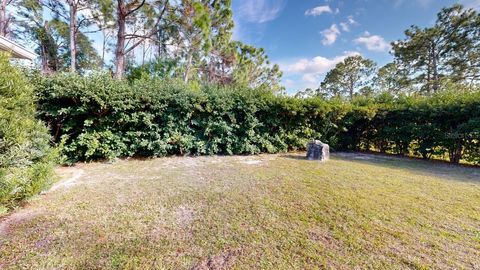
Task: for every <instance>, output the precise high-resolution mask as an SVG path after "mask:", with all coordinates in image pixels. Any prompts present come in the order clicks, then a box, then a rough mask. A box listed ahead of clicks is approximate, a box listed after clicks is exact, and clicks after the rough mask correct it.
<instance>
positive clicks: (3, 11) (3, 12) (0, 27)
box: [0, 0, 9, 37]
mask: <svg viewBox="0 0 480 270" xmlns="http://www.w3.org/2000/svg"><path fill="white" fill-rule="evenodd" d="M8 20H9V18H8V16H7V0H2V2H1V3H0V36H2V37H6V36H7V35H8Z"/></svg>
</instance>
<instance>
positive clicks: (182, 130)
mask: <svg viewBox="0 0 480 270" xmlns="http://www.w3.org/2000/svg"><path fill="white" fill-rule="evenodd" d="M35 82H36V85H37V90H36V92H37V95H38V100H39V110H40V117H41V118H42V119H43V120H45V121H46V122H47V123H48V124H49V126H50V127H51V130H52V134H53V136H54V138H55V140H56V141H57V142H58V141H61V140H62V138H63V140H64V142H65V151H64V152H65V154H66V155H67V156H68V158H69V160H70V161H76V160H92V159H112V158H116V157H127V156H148V157H150V156H163V155H172V154H192V155H202V154H256V153H262V152H267V153H276V152H283V151H287V150H295V149H302V148H304V147H305V144H306V142H307V141H308V140H310V139H312V138H319V139H321V140H323V141H325V142H327V143H329V144H330V145H331V146H332V148H333V149H344V150H359V149H363V150H377V151H382V152H389V153H398V154H414V155H415V154H418V155H422V156H424V157H427V158H429V157H438V156H441V155H442V153H448V152H451V154H452V161H453V162H456V161H458V158H459V155H457V154H458V149H460V148H461V151H460V152H462V153H463V154H464V157H465V158H468V159H469V161H472V162H478V152H479V149H478V139H475V138H473V135H472V134H474V132H476V131H478V128H479V123H478V117H479V115H478V114H479V112H480V108H479V107H478V106H479V100H480V98H479V95H478V93H473V94H472V93H471V94H468V93H465V94H464V95H459V96H452V95H447V94H445V95H443V96H437V97H434V98H428V99H427V98H403V99H395V100H394V99H393V98H392V97H388V96H385V97H380V98H377V99H376V100H367V99H365V100H362V99H358V100H357V101H356V102H354V103H347V102H343V101H335V100H333V101H332V100H331V101H325V100H322V99H320V98H310V99H297V98H292V97H284V96H275V95H273V94H272V93H269V92H266V91H260V90H252V89H244V88H230V89H225V88H218V87H208V86H204V87H192V86H186V85H184V84H183V83H177V82H173V81H160V80H151V79H146V80H137V81H134V82H130V83H129V82H120V81H115V80H113V79H111V78H110V77H109V76H107V75H101V74H94V75H90V76H86V77H81V76H79V75H72V74H57V75H54V76H50V77H46V78H35ZM457 133H458V134H457ZM462 134H463V135H462ZM465 134H468V135H465ZM457 135H458V136H457ZM462 136H465V138H458V137H462ZM468 136H471V137H472V138H469V137H468ZM467 137H468V138H467ZM456 153H457V154H456Z"/></svg>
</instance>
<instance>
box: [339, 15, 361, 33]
mask: <svg viewBox="0 0 480 270" xmlns="http://www.w3.org/2000/svg"><path fill="white" fill-rule="evenodd" d="M357 24H358V23H357V21H355V20H354V19H353V16H348V17H347V21H346V22H342V23H340V27H341V28H342V31H343V32H350V27H351V26H352V25H357Z"/></svg>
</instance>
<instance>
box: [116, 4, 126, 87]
mask: <svg viewBox="0 0 480 270" xmlns="http://www.w3.org/2000/svg"><path fill="white" fill-rule="evenodd" d="M117 3H118V7H117V24H118V26H117V27H118V32H117V46H116V49H115V79H117V80H121V79H123V75H124V73H125V31H126V30H125V27H126V18H125V17H126V14H125V3H124V1H123V0H118V1H117Z"/></svg>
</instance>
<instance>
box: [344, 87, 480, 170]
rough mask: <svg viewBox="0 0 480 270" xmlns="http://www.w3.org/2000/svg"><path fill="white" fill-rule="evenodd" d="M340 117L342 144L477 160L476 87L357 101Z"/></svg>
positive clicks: (479, 101)
mask: <svg viewBox="0 0 480 270" xmlns="http://www.w3.org/2000/svg"><path fill="white" fill-rule="evenodd" d="M344 120H345V122H346V123H347V126H348V128H347V131H346V132H345V133H343V134H342V138H343V139H342V142H343V144H342V145H341V146H340V147H341V148H344V149H352V150H367V151H369V150H374V151H379V152H383V153H394V154H398V155H411V156H418V157H422V158H425V159H431V158H436V159H448V160H449V161H450V162H452V163H459V162H460V161H461V160H464V161H467V162H470V163H474V164H479V163H480V92H478V91H462V90H461V89H453V90H451V91H446V92H444V93H440V94H437V95H435V96H432V97H409V98H406V97H404V98H400V99H397V100H387V101H385V100H383V101H382V100H381V99H377V100H376V102H374V103H372V102H371V101H370V102H366V103H363V104H361V103H360V104H358V102H357V104H356V105H355V106H354V109H353V110H352V111H351V112H349V113H348V114H347V116H346V117H345V119H344Z"/></svg>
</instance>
